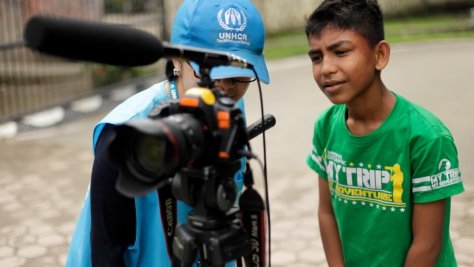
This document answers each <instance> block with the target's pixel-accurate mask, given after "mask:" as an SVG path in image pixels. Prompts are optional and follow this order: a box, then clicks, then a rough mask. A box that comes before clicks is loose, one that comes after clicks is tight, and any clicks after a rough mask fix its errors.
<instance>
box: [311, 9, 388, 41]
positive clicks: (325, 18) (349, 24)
mask: <svg viewBox="0 0 474 267" xmlns="http://www.w3.org/2000/svg"><path fill="white" fill-rule="evenodd" d="M326 26H333V27H336V28H337V29H340V30H352V31H354V32H357V33H358V34H360V35H362V36H364V37H365V38H366V39H367V41H368V42H369V45H370V46H371V47H374V46H375V45H376V44H377V43H378V42H380V41H382V40H384V39H385V33H384V28H383V27H384V26H383V14H382V11H381V10H380V7H379V5H378V3H377V0H325V1H323V2H322V3H321V5H320V6H319V7H318V8H316V10H314V12H313V13H312V14H311V16H310V17H309V18H308V20H307V22H306V27H305V32H306V36H307V37H308V38H309V37H310V36H311V35H313V34H316V35H319V34H321V31H322V30H323V29H324V28H325V27H326Z"/></svg>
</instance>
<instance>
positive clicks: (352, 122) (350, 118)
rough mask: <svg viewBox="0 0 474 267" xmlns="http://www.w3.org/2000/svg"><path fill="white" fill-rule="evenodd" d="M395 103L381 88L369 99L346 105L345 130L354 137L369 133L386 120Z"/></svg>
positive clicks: (385, 89) (388, 93)
mask: <svg viewBox="0 0 474 267" xmlns="http://www.w3.org/2000/svg"><path fill="white" fill-rule="evenodd" d="M382 86H383V85H382ZM395 101H396V96H395V95H394V94H393V93H392V92H390V91H389V90H388V89H387V88H386V87H385V86H383V89H382V90H379V91H378V92H376V93H374V94H373V95H372V96H371V97H367V98H365V99H364V100H363V101H356V102H354V103H350V104H347V105H346V107H347V111H346V112H347V113H346V125H347V128H348V129H349V131H350V132H351V133H352V134H354V135H366V134H369V133H371V132H372V131H374V130H376V129H377V128H378V127H380V125H382V123H383V122H384V121H385V119H387V117H388V116H389V115H390V113H391V112H392V109H393V107H394V106H395Z"/></svg>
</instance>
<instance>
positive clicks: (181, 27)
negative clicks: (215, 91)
mask: <svg viewBox="0 0 474 267" xmlns="http://www.w3.org/2000/svg"><path fill="white" fill-rule="evenodd" d="M170 43H171V44H173V45H184V46H191V47H196V48H202V49H210V50H214V51H218V52H224V53H230V54H234V55H236V56H238V57H241V58H243V59H245V60H247V62H248V63H250V64H252V65H253V66H254V68H255V71H256V73H257V76H258V78H259V79H260V80H261V81H262V82H264V83H266V84H268V83H269V82H270V78H269V75H268V70H267V66H266V64H265V59H264V56H263V46H264V43H265V26H264V25H263V20H262V17H261V16H260V13H259V12H258V10H257V9H256V7H255V6H254V5H253V3H252V1H250V0H185V1H184V2H183V4H181V6H180V7H179V9H178V12H177V13H176V16H175V20H174V24H173V28H172V31H171V40H170ZM191 65H192V66H193V68H194V69H195V70H196V71H199V66H198V65H197V64H195V63H193V62H192V64H191ZM231 77H252V78H256V77H255V73H254V72H253V71H252V70H250V69H246V68H239V67H232V66H218V67H214V68H212V70H211V78H212V79H223V78H231Z"/></svg>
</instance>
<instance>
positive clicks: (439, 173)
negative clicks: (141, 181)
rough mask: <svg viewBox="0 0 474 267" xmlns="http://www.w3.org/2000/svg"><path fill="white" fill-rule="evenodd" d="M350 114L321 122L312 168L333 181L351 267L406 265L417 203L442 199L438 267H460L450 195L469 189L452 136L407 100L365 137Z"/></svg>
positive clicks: (339, 112)
mask: <svg viewBox="0 0 474 267" xmlns="http://www.w3.org/2000/svg"><path fill="white" fill-rule="evenodd" d="M345 113H346V107H345V105H335V106H332V107H331V108H329V109H327V110H326V111H325V112H323V113H322V114H321V115H320V117H319V118H318V120H317V121H316V123H315V127H314V136H313V149H312V151H311V153H310V154H309V155H308V157H307V164H308V165H309V166H310V167H311V168H312V169H313V170H314V171H316V172H317V173H318V174H319V175H320V176H321V177H322V179H325V180H328V184H329V187H330V191H331V201H332V206H333V209H334V214H335V217H336V221H337V224H338V227H339V234H340V237H341V242H342V249H343V254H344V259H345V261H346V264H347V266H349V267H352V266H364V267H369V266H397V267H398V266H403V264H404V261H405V258H406V254H407V252H408V249H409V247H410V245H411V241H412V231H411V217H412V209H413V203H426V202H432V201H437V200H441V199H447V201H446V203H447V209H446V217H445V218H446V219H445V223H444V230H443V248H442V251H441V254H440V256H439V258H438V262H437V265H436V266H443V267H449V266H456V259H455V256H454V251H453V247H452V243H451V239H450V236H449V217H450V196H452V195H455V194H458V193H460V192H462V191H463V190H464V188H463V184H462V181H461V173H460V171H459V168H458V167H459V162H458V156H457V150H456V146H455V144H454V141H453V138H452V136H451V133H450V132H449V130H448V129H447V128H446V126H445V125H444V124H443V123H442V122H441V121H440V120H439V119H438V118H436V117H435V116H434V115H433V114H431V113H430V112H428V111H427V110H425V109H424V108H422V107H420V106H418V105H416V104H413V103H411V102H409V101H408V100H406V99H405V98H403V97H401V96H397V98H396V103H395V106H394V108H393V110H392V112H391V114H390V115H389V117H388V118H387V119H386V120H385V122H384V123H383V124H382V125H381V126H380V127H379V128H378V129H376V130H375V131H373V132H371V133H370V134H367V135H364V136H355V135H352V134H351V133H350V132H349V130H348V129H347V127H346V123H345ZM429 223H430V220H429V218H427V220H426V224H429Z"/></svg>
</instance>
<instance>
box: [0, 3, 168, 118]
mask: <svg viewBox="0 0 474 267" xmlns="http://www.w3.org/2000/svg"><path fill="white" fill-rule="evenodd" d="M159 2H160V1H156V0H155V1H151V0H68V1H64V0H1V1H0V124H1V123H2V122H5V121H10V120H17V119H19V118H21V117H22V116H24V115H27V114H30V113H33V112H36V111H39V110H43V109H46V108H48V107H52V106H57V105H64V104H66V103H68V102H70V101H72V100H76V99H79V98H82V97H85V96H89V95H92V94H96V93H97V92H103V91H104V90H103V89H104V88H113V86H110V85H111V84H114V83H123V82H126V81H127V80H131V79H136V78H137V76H140V75H143V74H146V73H150V71H149V68H156V67H157V66H149V67H147V69H143V68H142V69H137V68H134V69H123V68H117V67H111V66H103V65H98V64H90V63H87V64H86V63H82V62H72V61H68V60H64V59H60V58H56V57H50V56H45V55H40V54H38V53H36V52H33V51H31V50H30V49H28V48H26V47H24V46H22V45H21V42H22V40H23V28H24V25H25V23H26V22H27V21H28V19H29V18H30V17H31V16H33V15H36V14H48V15H60V16H65V17H70V18H75V19H83V20H91V21H102V22H109V23H121V24H129V25H133V26H136V27H139V28H141V29H143V30H146V31H149V32H151V33H153V34H155V35H157V36H158V37H160V36H161V32H162V29H161V27H160V25H161V23H160V22H161V14H162V11H161V10H162V9H161V7H160V6H159V5H158V3H159Z"/></svg>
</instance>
